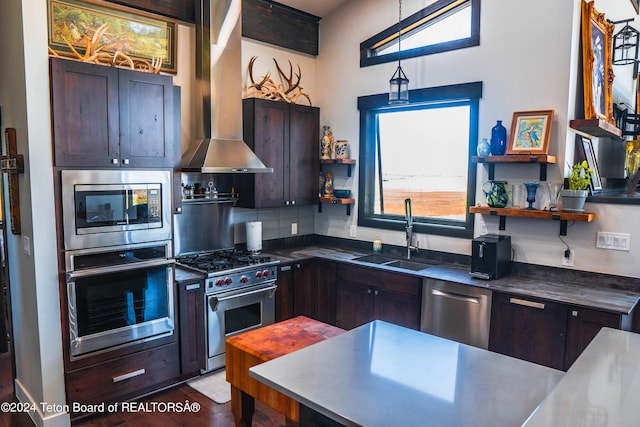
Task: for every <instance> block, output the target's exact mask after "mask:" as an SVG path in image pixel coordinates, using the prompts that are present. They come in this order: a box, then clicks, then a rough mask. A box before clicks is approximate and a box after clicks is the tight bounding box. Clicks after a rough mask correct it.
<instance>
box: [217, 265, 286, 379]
mask: <svg viewBox="0 0 640 427" xmlns="http://www.w3.org/2000/svg"><path fill="white" fill-rule="evenodd" d="M269 269H270V270H271V271H273V274H272V275H271V276H272V278H271V279H269V280H264V281H261V282H260V283H258V284H256V285H253V286H247V287H241V288H239V289H233V290H229V291H226V292H225V291H215V290H214V291H210V289H211V288H212V286H211V280H212V279H209V281H208V285H207V294H206V299H207V300H206V310H207V313H206V322H207V370H212V369H217V368H220V367H222V366H225V365H226V357H225V340H226V339H227V338H228V337H230V336H233V335H236V334H239V333H241V332H245V331H250V330H252V329H256V328H259V327H262V326H266V325H271V324H273V323H274V322H275V310H276V308H275V307H276V305H275V293H276V289H277V287H278V286H277V285H276V279H275V274H276V268H275V267H269ZM263 271H264V270H263ZM241 277H242V276H241ZM244 277H246V276H244ZM216 281H217V279H216Z"/></svg>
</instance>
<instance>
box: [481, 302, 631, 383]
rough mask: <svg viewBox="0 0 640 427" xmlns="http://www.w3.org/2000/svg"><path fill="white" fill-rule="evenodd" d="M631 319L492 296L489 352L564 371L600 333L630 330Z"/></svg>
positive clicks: (557, 304) (623, 316)
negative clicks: (611, 330) (605, 329)
mask: <svg viewBox="0 0 640 427" xmlns="http://www.w3.org/2000/svg"><path fill="white" fill-rule="evenodd" d="M632 318H633V316H632V315H622V314H619V313H610V312H605V311H601V310H596V309H588V308H582V307H575V306H569V305H566V304H562V303H558V302H552V301H547V300H542V299H535V298H529V297H521V296H517V295H512V294H503V293H498V292H494V293H493V305H492V308H491V332H490V335H489V350H491V351H495V352H498V353H502V354H506V355H508V356H513V357H517V358H519V359H523V360H528V361H530V362H534V363H538V364H540V365H545V366H550V367H552V368H556V369H562V370H565V371H566V370H568V369H569V368H570V367H571V365H572V364H573V362H575V361H576V359H577V358H578V356H580V354H582V352H583V351H584V349H585V348H587V346H588V345H589V343H590V342H591V340H593V338H594V337H595V336H596V335H597V334H598V332H599V331H600V329H602V328H603V327H609V328H614V329H622V330H631V320H632Z"/></svg>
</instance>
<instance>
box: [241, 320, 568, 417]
mask: <svg viewBox="0 0 640 427" xmlns="http://www.w3.org/2000/svg"><path fill="white" fill-rule="evenodd" d="M250 375H251V376H252V377H253V378H256V379H257V380H259V381H261V382H263V383H265V384H267V385H268V386H270V387H272V388H274V389H276V390H278V391H280V392H281V393H283V394H285V395H286V396H289V397H290V398H292V399H295V400H296V401H298V402H299V403H300V404H301V407H300V425H301V426H306V425H327V426H334V425H345V426H367V427H376V426H380V427H388V426H390V425H402V426H418V425H419V426H438V427H446V426H451V427H454V426H455V427H462V426H470V427H471V426H472V427H482V426H487V427H489V426H490V427H495V426H520V425H522V423H523V422H524V421H525V420H526V419H527V418H528V417H529V415H530V414H531V413H532V412H533V411H534V410H535V409H536V407H537V406H538V405H539V404H540V402H542V400H543V399H544V398H545V396H547V395H548V394H549V393H550V392H551V390H552V389H553V388H554V386H555V385H556V383H558V381H559V380H560V379H561V378H562V376H563V375H564V373H563V372H561V371H557V370H554V369H551V368H547V367H544V366H540V365H536V364H533V363H529V362H525V361H522V360H518V359H514V358H511V357H507V356H503V355H500V354H497V353H492V352H489V351H486V350H482V349H478V348H475V347H471V346H467V345H464V344H460V343H457V342H454V341H450V340H446V339H443V338H439V337H435V336H432V335H428V334H425V333H422V332H418V331H414V330H411V329H407V328H403V327H400V326H396V325H392V324H389V323H386V322H382V321H374V322H371V323H368V324H366V325H363V326H361V327H359V328H356V329H353V330H351V331H348V332H347V333H344V334H342V335H339V336H336V337H333V338H330V339H328V340H326V341H322V342H320V343H317V344H313V345H311V346H309V347H306V348H304V349H301V350H298V351H295V352H293V353H290V354H288V355H285V356H282V357H279V358H277V359H274V360H271V361H269V362H265V363H263V364H260V365H258V366H254V367H252V368H251V369H250ZM311 418H313V421H309V420H310V419H311Z"/></svg>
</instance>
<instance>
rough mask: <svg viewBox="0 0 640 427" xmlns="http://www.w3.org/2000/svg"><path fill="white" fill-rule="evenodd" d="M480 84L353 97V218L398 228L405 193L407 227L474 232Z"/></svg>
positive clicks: (401, 224) (365, 223) (462, 234)
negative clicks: (396, 98)
mask: <svg viewBox="0 0 640 427" xmlns="http://www.w3.org/2000/svg"><path fill="white" fill-rule="evenodd" d="M481 96H482V83H481V82H474V83H466V84H459V85H451V86H441V87H434V88H427V89H416V90H412V91H410V92H409V99H410V103H409V104H406V105H401V106H397V105H393V106H392V105H389V104H388V94H386V93H385V94H379V95H371V96H364V97H360V98H358V109H359V110H360V178H359V183H360V184H359V186H360V187H359V191H358V197H359V200H358V225H362V226H365V227H374V228H385V229H392V230H402V229H404V226H405V210H404V209H405V208H404V201H405V199H407V198H410V199H411V203H412V213H413V217H414V223H413V226H414V231H416V232H419V233H428V234H441V235H448V236H456V237H473V217H472V215H471V214H469V213H468V207H469V206H471V205H474V204H475V187H476V186H475V180H476V164H475V163H473V162H471V156H472V155H474V154H475V152H476V145H477V141H478V103H479V99H480V97H481Z"/></svg>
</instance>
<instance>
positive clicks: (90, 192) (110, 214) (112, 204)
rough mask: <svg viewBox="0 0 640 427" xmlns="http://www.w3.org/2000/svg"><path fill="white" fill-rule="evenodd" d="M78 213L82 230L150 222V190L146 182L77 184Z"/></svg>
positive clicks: (77, 219)
mask: <svg viewBox="0 0 640 427" xmlns="http://www.w3.org/2000/svg"><path fill="white" fill-rule="evenodd" d="M96 187H97V188H96ZM75 215H76V229H78V230H81V229H87V228H94V227H108V226H116V225H134V224H147V223H148V222H149V212H148V190H147V188H146V186H143V185H141V186H134V187H131V186H127V187H123V186H122V185H101V186H77V188H76V191H75ZM157 219H159V218H157Z"/></svg>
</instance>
